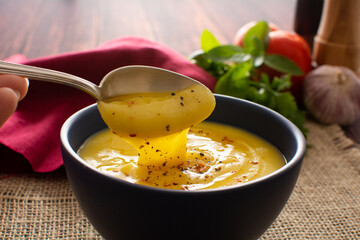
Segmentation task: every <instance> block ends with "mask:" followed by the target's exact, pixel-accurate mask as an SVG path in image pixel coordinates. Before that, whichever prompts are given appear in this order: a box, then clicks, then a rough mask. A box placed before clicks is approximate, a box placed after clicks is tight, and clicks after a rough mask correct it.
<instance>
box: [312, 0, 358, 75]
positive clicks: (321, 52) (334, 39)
mask: <svg viewBox="0 0 360 240" xmlns="http://www.w3.org/2000/svg"><path fill="white" fill-rule="evenodd" d="M313 59H314V61H315V63H316V64H317V65H324V64H328V65H339V66H346V67H348V68H350V69H352V70H353V71H354V72H356V73H357V74H358V75H359V76H360V0H325V3H324V7H323V13H322V17H321V21H320V26H319V29H318V32H317V35H316V36H315V38H314V51H313Z"/></svg>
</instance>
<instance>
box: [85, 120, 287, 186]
mask: <svg viewBox="0 0 360 240" xmlns="http://www.w3.org/2000/svg"><path fill="white" fill-rule="evenodd" d="M181 134H182V133H181ZM186 135H187V144H186V149H187V150H186V153H185V155H186V160H185V161H183V162H182V163H180V164H178V165H172V166H171V167H168V168H165V169H154V168H153V167H152V166H149V165H142V164H138V160H139V158H138V150H137V149H136V148H135V147H133V146H132V145H130V144H129V143H128V142H126V141H125V140H123V139H122V138H120V137H118V136H117V135H115V134H113V133H112V132H111V131H110V130H107V129H106V130H103V131H101V132H99V133H97V134H95V135H94V136H92V137H90V138H89V139H88V140H87V141H86V142H85V143H84V145H83V146H82V147H81V148H80V150H79V152H78V153H79V155H80V157H82V158H83V159H84V160H85V161H87V162H88V163H89V164H91V165H93V166H94V167H96V168H97V169H99V170H100V171H104V172H106V173H108V174H111V175H114V176H117V177H119V178H121V179H124V180H126V181H129V182H133V183H137V184H143V185H149V186H155V187H163V188H171V189H185V190H197V189H208V188H219V187H226V186H230V185H235V184H241V183H244V182H248V181H250V180H253V179H256V178H259V177H262V176H265V175H267V174H269V173H271V172H273V171H275V170H277V169H279V168H280V167H282V166H283V165H284V164H285V160H284V158H283V156H282V155H281V154H280V152H279V151H278V150H277V149H276V148H275V147H274V146H272V145H271V144H269V143H268V142H266V141H265V140H263V139H261V138H259V137H257V136H255V135H253V134H251V133H248V132H246V131H243V130H241V129H238V128H235V127H232V126H227V125H223V124H219V123H211V122H202V123H200V124H198V125H196V126H195V127H192V128H191V129H190V130H189V131H188V132H187V134H186ZM163 164H164V165H166V162H163Z"/></svg>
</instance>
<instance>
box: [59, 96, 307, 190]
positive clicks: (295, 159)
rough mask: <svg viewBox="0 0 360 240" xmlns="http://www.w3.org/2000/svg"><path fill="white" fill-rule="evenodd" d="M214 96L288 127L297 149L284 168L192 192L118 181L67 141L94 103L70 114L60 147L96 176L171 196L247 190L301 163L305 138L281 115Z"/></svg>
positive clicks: (93, 106) (95, 106)
mask: <svg viewBox="0 0 360 240" xmlns="http://www.w3.org/2000/svg"><path fill="white" fill-rule="evenodd" d="M214 95H215V96H219V97H222V98H228V99H233V100H235V101H242V102H245V103H246V104H250V105H255V106H256V107H259V108H261V109H263V110H264V111H269V112H270V113H271V114H274V115H275V116H276V117H278V118H280V120H281V121H282V122H284V123H286V124H287V125H288V127H289V128H290V131H291V132H293V135H294V138H295V139H296V141H297V146H298V147H297V149H296V151H295V154H294V156H293V157H292V158H291V159H290V160H288V161H287V162H286V164H285V165H284V166H282V167H281V168H279V169H277V170H275V171H274V172H271V173H269V174H267V175H265V176H263V177H260V178H257V179H254V180H251V181H249V182H246V183H239V184H236V185H232V186H226V187H221V188H212V189H199V190H194V191H185V190H179V189H167V188H160V187H152V186H146V185H141V184H136V183H131V182H128V181H125V180H123V179H120V178H118V177H116V176H112V175H110V174H107V173H105V172H102V171H100V170H98V169H96V168H95V167H94V166H92V165H91V164H89V163H88V162H86V161H85V160H84V159H82V158H81V157H80V156H79V155H78V154H77V153H76V152H75V151H74V149H73V148H72V147H71V145H70V142H69V141H68V134H67V133H68V132H69V129H70V127H71V125H72V124H73V123H74V122H76V121H77V119H78V117H79V116H81V115H82V114H84V113H85V112H87V111H89V110H91V109H93V108H97V104H96V103H94V104H91V105H89V106H87V107H84V108H82V109H80V110H78V111H77V112H75V113H74V114H72V115H71V116H70V117H69V118H68V119H67V120H66V121H65V122H64V124H63V126H62V128H61V131H60V142H61V145H62V147H63V149H65V150H66V151H67V152H68V153H69V154H70V155H71V156H72V157H73V159H75V160H76V161H77V162H79V163H80V164H82V165H83V166H84V167H86V168H87V169H88V170H90V171H92V172H94V173H96V174H100V175H101V176H103V177H105V178H109V179H111V180H112V181H115V182H119V183H121V184H125V185H128V187H131V188H138V189H139V190H145V191H149V190H150V191H155V192H167V193H172V194H180V193H181V194H189V195H197V194H204V193H219V192H224V191H225V192H229V191H236V190H237V189H239V188H240V189H244V188H249V187H252V186H254V185H257V184H260V183H261V182H264V181H267V180H270V179H272V178H275V177H277V176H278V175H282V174H285V173H286V172H287V171H290V170H291V169H292V168H294V167H295V166H296V165H297V164H299V163H300V164H301V162H302V160H303V157H304V155H305V149H306V141H305V138H304V135H303V134H302V132H301V131H300V130H299V129H298V128H297V127H296V126H295V125H294V124H293V123H292V122H291V121H289V120H288V119H287V118H285V117H284V116H282V115H281V114H279V113H277V112H276V111H274V110H272V109H270V108H267V107H265V106H262V105H260V104H257V103H254V102H251V101H248V100H245V99H240V98H236V97H231V96H227V95H222V94H214ZM104 129H105V128H104ZM245 130H246V129H245ZM257 136H258V135H257ZM259 137H261V138H263V137H262V136H259ZM263 139H264V138H263ZM266 141H267V140H266ZM271 144H272V143H271ZM275 147H276V146H275ZM276 148H277V147H276ZM64 165H65V168H66V164H65V162H64Z"/></svg>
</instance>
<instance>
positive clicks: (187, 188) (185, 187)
mask: <svg viewBox="0 0 360 240" xmlns="http://www.w3.org/2000/svg"><path fill="white" fill-rule="evenodd" d="M181 188H182V189H183V190H186V191H188V190H189V187H188V186H182V187H181Z"/></svg>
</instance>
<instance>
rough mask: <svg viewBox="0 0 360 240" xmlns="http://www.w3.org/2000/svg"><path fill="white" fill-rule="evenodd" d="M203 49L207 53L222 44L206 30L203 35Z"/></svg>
mask: <svg viewBox="0 0 360 240" xmlns="http://www.w3.org/2000/svg"><path fill="white" fill-rule="evenodd" d="M200 41H201V49H202V50H203V51H204V52H207V51H209V50H211V49H213V48H215V47H218V46H220V42H219V41H218V40H217V39H216V38H215V36H214V35H213V34H212V33H211V32H210V31H209V30H204V31H203V32H202V34H201V40H200Z"/></svg>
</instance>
